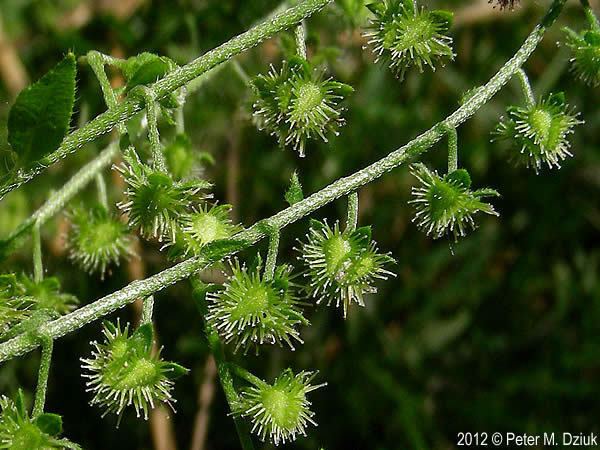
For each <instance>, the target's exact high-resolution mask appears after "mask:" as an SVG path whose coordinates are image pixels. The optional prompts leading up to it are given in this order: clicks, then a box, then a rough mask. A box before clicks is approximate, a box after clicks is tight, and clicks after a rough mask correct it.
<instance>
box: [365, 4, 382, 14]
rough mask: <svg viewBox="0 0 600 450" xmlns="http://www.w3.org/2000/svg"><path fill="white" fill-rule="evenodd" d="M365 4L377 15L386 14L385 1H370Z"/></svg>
mask: <svg viewBox="0 0 600 450" xmlns="http://www.w3.org/2000/svg"><path fill="white" fill-rule="evenodd" d="M365 6H366V7H367V9H368V10H369V11H371V12H372V13H373V14H375V15H378V16H383V15H384V14H385V4H384V3H383V2H375V3H369V4H368V5H365Z"/></svg>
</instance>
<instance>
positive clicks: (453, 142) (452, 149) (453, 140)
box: [448, 128, 458, 173]
mask: <svg viewBox="0 0 600 450" xmlns="http://www.w3.org/2000/svg"><path fill="white" fill-rule="evenodd" d="M456 169H458V133H457V132H456V128H449V129H448V173H451V172H454V171H455V170H456Z"/></svg>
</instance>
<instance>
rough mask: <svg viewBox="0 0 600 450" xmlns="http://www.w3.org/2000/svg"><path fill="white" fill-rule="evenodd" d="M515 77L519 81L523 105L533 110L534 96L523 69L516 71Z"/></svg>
mask: <svg viewBox="0 0 600 450" xmlns="http://www.w3.org/2000/svg"><path fill="white" fill-rule="evenodd" d="M515 75H516V76H517V78H518V79H519V86H520V87H521V91H522V92H523V96H524V97H525V103H526V104H527V107H528V108H533V107H534V106H535V95H533V89H532V88H531V83H530V82H529V77H528V76H527V74H526V73H525V71H524V70H523V69H519V70H517V73H516V74H515Z"/></svg>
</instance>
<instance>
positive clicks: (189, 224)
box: [168, 205, 241, 257]
mask: <svg viewBox="0 0 600 450" xmlns="http://www.w3.org/2000/svg"><path fill="white" fill-rule="evenodd" d="M231 208H232V206H231V205H215V206H212V207H209V206H208V205H202V206H200V207H199V208H194V210H193V211H192V212H189V213H187V214H185V215H184V216H182V218H181V220H180V227H179V230H177V232H176V234H175V241H173V242H170V243H169V244H168V245H169V256H171V257H181V256H183V257H185V256H188V255H190V254H192V255H197V254H198V253H199V252H200V251H201V250H202V248H203V247H204V246H205V245H206V244H208V243H210V242H214V241H218V240H221V239H227V238H230V237H231V236H233V235H234V234H235V233H237V232H238V231H240V230H241V227H240V226H238V225H235V224H233V223H232V221H231V218H230V213H231Z"/></svg>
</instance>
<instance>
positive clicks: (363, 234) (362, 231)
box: [352, 225, 371, 242]
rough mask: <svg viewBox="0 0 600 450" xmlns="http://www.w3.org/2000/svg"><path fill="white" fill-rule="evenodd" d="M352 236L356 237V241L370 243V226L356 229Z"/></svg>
mask: <svg viewBox="0 0 600 450" xmlns="http://www.w3.org/2000/svg"><path fill="white" fill-rule="evenodd" d="M352 235H353V236H356V237H357V238H358V239H361V240H362V239H364V240H366V241H367V242H369V241H371V226H370V225H367V226H364V227H360V228H357V229H356V230H354V232H353V233H352Z"/></svg>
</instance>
